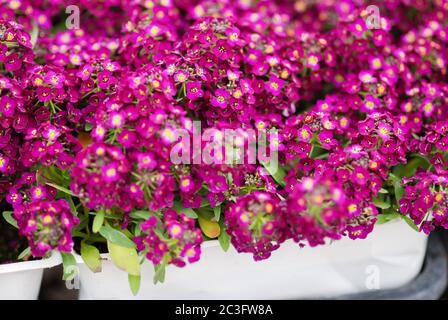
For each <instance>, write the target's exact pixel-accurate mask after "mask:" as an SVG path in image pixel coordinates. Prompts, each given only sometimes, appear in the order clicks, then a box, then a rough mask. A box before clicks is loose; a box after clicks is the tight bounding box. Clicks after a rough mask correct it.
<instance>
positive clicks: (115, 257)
mask: <svg viewBox="0 0 448 320" xmlns="http://www.w3.org/2000/svg"><path fill="white" fill-rule="evenodd" d="M107 248H108V250H109V254H110V258H111V259H112V261H113V263H114V264H115V266H117V267H118V268H120V269H122V270H124V271H126V272H127V273H128V274H131V275H134V276H139V275H140V261H139V257H138V253H137V250H136V249H135V248H125V247H122V246H119V245H116V244H114V243H112V242H110V241H108V242H107Z"/></svg>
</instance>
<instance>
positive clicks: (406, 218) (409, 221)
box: [401, 215, 420, 232]
mask: <svg viewBox="0 0 448 320" xmlns="http://www.w3.org/2000/svg"><path fill="white" fill-rule="evenodd" d="M401 217H402V218H403V219H404V221H406V223H407V224H408V225H409V226H410V227H411V228H412V229H414V230H415V231H417V232H420V229H419V227H418V226H417V225H416V224H415V223H414V221H412V220H411V218H409V217H408V216H403V215H402V216H401Z"/></svg>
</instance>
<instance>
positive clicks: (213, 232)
mask: <svg viewBox="0 0 448 320" xmlns="http://www.w3.org/2000/svg"><path fill="white" fill-rule="evenodd" d="M198 222H199V227H200V228H201V230H202V232H204V234H205V235H206V236H207V237H209V238H210V239H214V238H217V237H219V234H220V233H221V227H220V225H219V223H218V222H215V221H211V220H207V219H204V218H203V217H202V216H199V217H198Z"/></svg>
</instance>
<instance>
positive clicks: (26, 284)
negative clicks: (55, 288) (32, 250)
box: [0, 254, 61, 300]
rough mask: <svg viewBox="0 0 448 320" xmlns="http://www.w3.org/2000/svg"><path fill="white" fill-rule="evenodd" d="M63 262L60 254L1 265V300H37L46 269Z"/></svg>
mask: <svg viewBox="0 0 448 320" xmlns="http://www.w3.org/2000/svg"><path fill="white" fill-rule="evenodd" d="M60 263H61V258H60V255H59V254H53V255H51V256H50V257H49V258H47V259H41V260H33V261H26V262H16V263H10V264H2V265H0V300H36V299H37V297H38V295H39V290H40V284H41V282H42V275H43V272H44V269H46V268H51V267H54V266H56V265H58V264H60Z"/></svg>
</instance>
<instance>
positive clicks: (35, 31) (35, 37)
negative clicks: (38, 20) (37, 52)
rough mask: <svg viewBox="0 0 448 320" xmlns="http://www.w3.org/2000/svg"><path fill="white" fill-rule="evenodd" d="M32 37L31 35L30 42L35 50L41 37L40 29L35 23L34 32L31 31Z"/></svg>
mask: <svg viewBox="0 0 448 320" xmlns="http://www.w3.org/2000/svg"><path fill="white" fill-rule="evenodd" d="M30 35H31V39H30V42H31V45H32V47H33V48H34V46H35V45H36V42H37V37H38V35H39V27H38V26H37V24H35V23H34V22H33V30H31V34H30Z"/></svg>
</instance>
